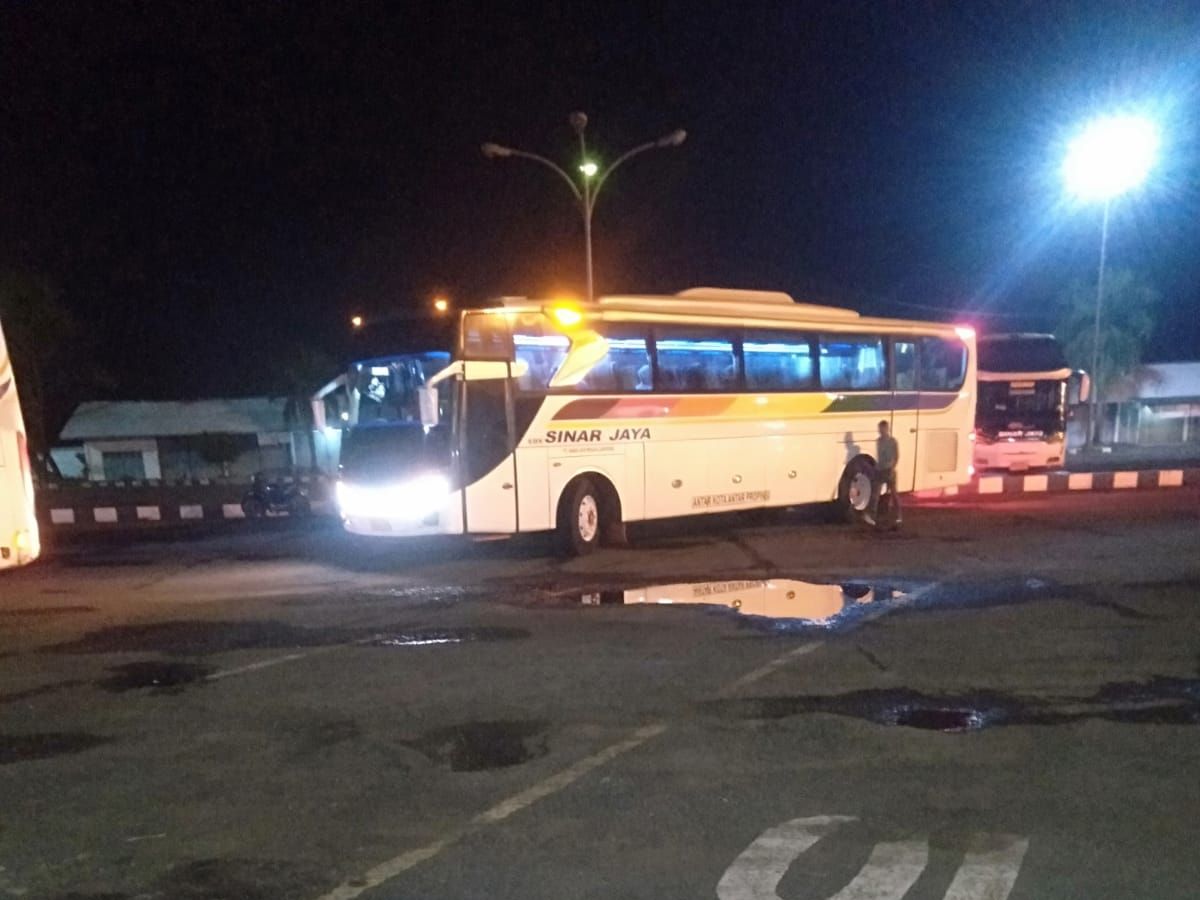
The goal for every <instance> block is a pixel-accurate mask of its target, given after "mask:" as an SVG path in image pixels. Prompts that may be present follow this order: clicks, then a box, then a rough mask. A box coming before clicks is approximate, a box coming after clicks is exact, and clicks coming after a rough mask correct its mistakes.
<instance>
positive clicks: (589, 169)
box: [579, 160, 600, 178]
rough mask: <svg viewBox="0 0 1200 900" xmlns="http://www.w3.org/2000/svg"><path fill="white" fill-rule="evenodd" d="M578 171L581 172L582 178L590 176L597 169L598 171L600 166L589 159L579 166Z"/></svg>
mask: <svg viewBox="0 0 1200 900" xmlns="http://www.w3.org/2000/svg"><path fill="white" fill-rule="evenodd" d="M579 171H580V172H582V173H583V177H584V178H591V177H592V176H593V175H595V174H596V173H597V172H598V171H600V167H599V166H597V165H596V164H595V163H594V162H591V161H590V160H589V161H588V162H585V163H584V164H583V165H582V166H580V167H579Z"/></svg>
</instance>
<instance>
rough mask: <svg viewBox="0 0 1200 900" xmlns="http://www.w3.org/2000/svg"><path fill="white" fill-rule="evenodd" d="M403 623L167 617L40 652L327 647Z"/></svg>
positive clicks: (193, 653)
mask: <svg viewBox="0 0 1200 900" xmlns="http://www.w3.org/2000/svg"><path fill="white" fill-rule="evenodd" d="M406 627H407V625H406V624H398V625H390V626H384V627H383V628H382V629H375V628H339V627H336V626H330V627H320V628H304V627H301V626H298V625H291V624H288V623H287V622H279V621H275V620H269V619H268V620H259V619H254V620H247V621H216V622H205V621H191V622H188V621H171V622H156V623H153V624H147V625H118V626H113V627H110V628H101V629H98V630H96V631H89V632H88V633H87V634H84V635H83V636H82V637H80V638H78V639H76V640H73V641H68V642H66V643H63V644H55V645H53V646H50V647H45V648H42V649H41V650H40V651H39V652H41V653H72V654H74V653H165V654H167V655H169V656H204V655H207V654H211V653H224V652H227V651H230V650H250V649H282V648H296V647H325V646H329V645H332V644H350V643H354V642H355V641H360V640H363V639H365V638H369V637H371V635H372V634H375V633H377V632H379V631H398V630H401V629H403V628H406Z"/></svg>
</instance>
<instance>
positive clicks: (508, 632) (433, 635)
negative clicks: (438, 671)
mask: <svg viewBox="0 0 1200 900" xmlns="http://www.w3.org/2000/svg"><path fill="white" fill-rule="evenodd" d="M527 637H529V632H528V631H526V630H525V629H524V628H497V627H488V626H477V627H473V628H470V627H469V628H411V629H407V630H405V631H401V632H396V633H392V634H380V635H378V636H376V637H375V638H374V639H372V640H369V641H362V642H361V643H362V645H363V646H368V647H428V646H433V645H437V644H468V643H477V642H481V641H512V640H520V639H521V638H527Z"/></svg>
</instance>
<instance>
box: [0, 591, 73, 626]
mask: <svg viewBox="0 0 1200 900" xmlns="http://www.w3.org/2000/svg"><path fill="white" fill-rule="evenodd" d="M43 593H44V592H43ZM95 611H96V607H94V606H18V607H16V608H14V609H0V616H4V617H12V618H27V617H28V618H38V619H45V618H49V617H51V616H68V615H71V614H72V613H90V612H95Z"/></svg>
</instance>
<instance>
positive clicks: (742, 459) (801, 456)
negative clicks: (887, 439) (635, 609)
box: [338, 288, 975, 553]
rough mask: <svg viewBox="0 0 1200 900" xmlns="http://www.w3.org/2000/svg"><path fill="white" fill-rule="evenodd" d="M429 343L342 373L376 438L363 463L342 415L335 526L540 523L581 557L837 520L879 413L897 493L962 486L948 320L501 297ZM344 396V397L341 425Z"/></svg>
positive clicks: (386, 528)
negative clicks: (689, 536) (634, 530)
mask: <svg viewBox="0 0 1200 900" xmlns="http://www.w3.org/2000/svg"><path fill="white" fill-rule="evenodd" d="M448 349H449V350H450V352H451V356H450V357H448V358H447V360H448V364H447V365H446V366H445V367H444V368H442V369H441V370H440V371H438V372H436V373H433V374H430V372H429V369H428V365H429V363H430V362H431V361H432V360H433V359H434V358H436V357H433V356H432V354H429V353H426V354H420V355H417V356H411V357H409V356H397V357H394V358H390V359H375V360H372V361H370V362H369V363H368V364H367V365H366V366H365V367H363V369H362V372H363V375H364V376H365V378H364V377H361V376H360V378H359V380H358V383H359V385H363V384H365V385H366V388H365V389H364V388H362V387H359V388H358V389H359V390H360V391H362V390H366V391H368V392H371V391H373V392H374V394H375V396H376V399H375V400H374V401H372V402H371V403H370V404H369V406H370V408H371V409H372V411H374V410H377V409H386V410H387V411H388V412H387V414H386V418H387V420H388V423H387V426H386V434H387V440H386V441H381V442H380V444H381V445H383V444H386V445H387V448H388V449H386V450H384V449H382V446H381V450H380V452H381V453H386V464H385V463H384V462H382V461H379V462H376V463H374V464H373V463H372V462H371V460H370V459H369V455H370V454H369V453H368V451H367V446H368V444H369V443H371V442H369V441H362V442H359V441H357V439H356V438H355V436H354V435H355V432H356V431H362V432H363V436H364V437H365V436H366V433H367V430H368V429H372V428H373V429H381V428H383V427H384V425H383V423H379V422H377V423H375V424H371V423H369V422H365V421H363V422H356V421H353V420H352V421H351V425H352V427H351V429H350V432H348V433H347V435H346V439H345V440H347V441H349V442H350V444H351V446H355V445H356V444H358V443H362V445H363V446H362V448H361V449H362V453H361V454H360V453H358V452H357V451H356V452H355V453H354V454H353V455H354V458H353V459H352V460H346V462H347V463H348V465H347V466H346V468H345V469H344V471H343V473H342V477H341V479H340V482H339V485H338V491H339V502H340V508H341V513H342V516H343V520H344V522H345V525H346V528H347V529H349V530H350V531H352V532H354V533H358V534H365V535H409V534H434V533H442V534H445V533H449V534H488V535H496V534H514V533H517V532H529V531H547V530H557V531H558V533H559V534H560V536H561V538H562V544H563V547H564V549H566V550H567V551H569V552H573V553H583V552H587V551H588V550H590V549H592V548H593V547H595V546H597V545H598V544H600V543H601V542H602V541H604V540H605V539H607V538H609V537H614V538H615V537H617V536H619V535H620V533H621V526H622V525H623V523H625V522H631V521H639V520H643V519H656V518H665V517H671V516H687V515H697V514H705V513H710V512H724V511H731V510H744V509H753V508H759V507H769V506H789V505H793V504H803V503H814V502H819V501H829V502H831V503H834V504H836V505H837V506H838V507H840V509H841V511H842V512H843V513H844V514H846V515H847V516H850V517H853V516H856V515H858V514H860V513H862V512H863V511H864V510H865V509H866V507H867V504H868V502H869V498H870V489H871V477H872V474H873V465H874V456H875V446H876V439H877V426H878V423H879V421H880V420H886V421H888V422H889V423H890V424H891V427H892V433H893V434H894V435H895V437H896V439H897V440H898V441H899V444H900V466H899V469H898V471H897V486H898V489H899V490H900V491H902V492H904V491H912V490H920V489H926V488H937V487H946V486H950V485H956V484H961V483H963V482H965V481H967V479H968V477H969V468H970V464H971V455H972V451H971V447H972V445H971V437H972V428H973V422H974V414H975V396H974V391H975V336H974V332H973V331H972V330H971V329H969V328H965V327H962V326H953V325H944V324H938V323H932V322H910V321H900V320H893V319H869V318H864V317H861V316H860V315H859V314H858V313H856V312H854V311H852V310H848V309H839V308H835V307H828V306H816V305H812V304H805V303H796V302H795V301H793V300H792V298H791V297H789V296H788V295H786V294H779V293H766V292H755V291H730V290H718V289H710V288H699V289H693V290H689V291H684V292H683V293H681V294H678V295H674V296H665V297H664V296H620V297H605V298H603V299H601V300H599V301H598V302H596V303H594V304H561V303H553V302H548V303H540V302H537V301H532V300H525V299H518V300H509V301H505V302H503V304H502V305H498V306H496V307H494V308H491V309H483V310H469V311H465V312H463V313H462V315H461V319H460V322H459V329H458V333H457V335H456V336H455V340H454V346H453V347H451V348H448ZM393 370H394V371H395V372H397V373H403V377H402V378H397V377H392V374H391V373H392V372H393ZM375 371H378V373H379V376H378V379H375V378H374V376H373V375H372V373H373V372H375ZM351 381H352V382H353V381H354V379H351ZM364 399H365V398H363V397H358V398H355V397H353V396H352V398H351V403H350V409H351V410H352V411H355V413H356V415H357V416H361V415H362V412H361V411H362V410H363V409H364V408H365V407H364ZM397 411H398V412H397ZM401 431H403V432H404V433H403V434H401V433H400V432H401ZM377 433H382V432H377Z"/></svg>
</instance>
